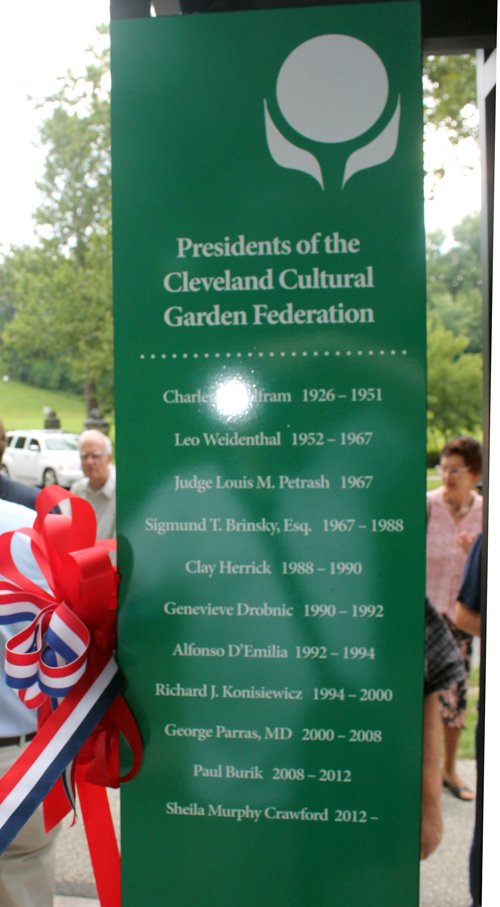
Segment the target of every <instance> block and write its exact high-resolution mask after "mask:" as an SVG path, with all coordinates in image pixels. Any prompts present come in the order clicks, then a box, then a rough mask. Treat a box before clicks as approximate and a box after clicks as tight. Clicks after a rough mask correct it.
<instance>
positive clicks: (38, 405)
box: [0, 379, 86, 434]
mask: <svg viewBox="0 0 500 907" xmlns="http://www.w3.org/2000/svg"><path fill="white" fill-rule="evenodd" d="M44 406H50V407H51V408H52V409H53V410H54V411H55V412H56V413H57V415H58V416H59V418H60V420H61V428H63V429H64V430H65V431H72V432H77V433H78V434H79V433H80V432H81V431H83V422H84V420H85V416H86V413H85V402H84V399H83V397H77V396H76V395H75V394H65V393H61V392H60V391H47V390H43V388H40V387H30V386H29V385H28V384H23V383H22V382H20V381H8V382H4V381H2V380H1V379H0V415H1V417H2V419H3V422H4V425H5V429H6V431H11V430H13V429H18V428H27V429H29V428H43V427H44V421H45V416H44V413H43V407H44Z"/></svg>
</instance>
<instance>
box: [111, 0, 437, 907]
mask: <svg viewBox="0 0 500 907" xmlns="http://www.w3.org/2000/svg"><path fill="white" fill-rule="evenodd" d="M419 40H420V22H419V7H418V4H416V3H412V2H402V3H399V2H393V3H385V4H384V3H378V4H377V3H375V4H367V5H352V6H344V7H343V6H336V7H335V6H334V7H321V8H307V9H288V10H272V11H261V12H243V13H231V14H217V15H199V16H189V17H182V16H178V17H165V18H157V19H147V20H130V21H120V22H115V23H114V25H113V32H112V62H113V72H112V75H113V196H114V243H115V244H114V262H115V318H116V385H117V471H118V523H119V566H120V572H121V575H122V585H121V603H120V625H119V629H120V632H119V658H120V663H121V666H122V668H123V670H124V672H125V674H126V676H127V679H128V688H127V696H128V700H129V702H130V704H131V706H132V708H133V710H134V713H135V715H136V717H137V720H138V723H139V725H140V728H141V732H142V735H143V741H144V764H143V768H142V769H141V772H140V773H139V775H138V776H137V778H136V779H135V780H134V781H133V782H132V783H131V784H130V785H127V786H126V787H125V789H124V790H123V794H122V817H123V826H122V829H123V830H122V841H123V877H124V884H123V903H124V905H125V907H137V905H138V904H141V905H144V907H158V905H160V904H168V905H172V907H189V905H193V907H194V905H196V907H212V905H213V907H221V905H227V907H229V905H231V907H233V905H234V907H236V905H237V907H264V905H268V904H272V905H274V907H285V905H286V907H304V905H306V904H307V905H316V907H326V905H332V904H338V905H339V907H340V905H342V907H402V905H405V907H410V905H417V903H418V858H419V832H420V828H419V825H420V770H421V769H420V763H421V719H422V683H423V678H422V673H423V610H424V609H423V602H424V535H425V513H424V508H423V505H422V501H423V495H424V477H425V468H424V467H425V288H424V243H423V193H422V129H421V110H422V108H421V56H420V46H419Z"/></svg>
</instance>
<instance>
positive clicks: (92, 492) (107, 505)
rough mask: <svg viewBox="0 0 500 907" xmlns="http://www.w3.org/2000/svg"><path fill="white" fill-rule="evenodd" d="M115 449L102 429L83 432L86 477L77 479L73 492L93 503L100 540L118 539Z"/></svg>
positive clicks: (82, 459) (83, 463) (83, 456)
mask: <svg viewBox="0 0 500 907" xmlns="http://www.w3.org/2000/svg"><path fill="white" fill-rule="evenodd" d="M112 452H113V449H112V447H111V441H110V440H109V438H108V437H107V436H106V435H104V434H103V433H102V432H101V431H97V429H90V430H89V431H84V432H83V433H82V434H81V435H80V459H81V461H82V469H83V471H84V473H85V478H84V479H78V481H77V482H74V483H73V485H72V486H71V491H72V492H73V494H76V495H78V497H79V498H85V500H86V501H88V502H89V504H91V505H92V507H93V509H94V512H95V515H96V517H97V539H115V538H116V473H115V467H114V466H113V464H112V462H111V455H112Z"/></svg>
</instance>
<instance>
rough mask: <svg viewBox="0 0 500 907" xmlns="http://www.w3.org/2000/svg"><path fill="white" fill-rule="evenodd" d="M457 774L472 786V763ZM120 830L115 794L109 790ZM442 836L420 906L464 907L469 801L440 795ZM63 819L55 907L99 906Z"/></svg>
mask: <svg viewBox="0 0 500 907" xmlns="http://www.w3.org/2000/svg"><path fill="white" fill-rule="evenodd" d="M458 765H459V775H460V776H461V777H462V778H463V780H464V781H465V782H466V784H468V785H469V787H470V788H472V789H474V785H475V774H476V772H475V768H476V765H475V762H471V761H462V762H459V763H458ZM108 794H109V796H110V803H111V811H112V813H113V818H114V820H115V823H116V825H117V828H119V823H120V805H119V792H118V791H108ZM442 802H443V819H444V834H443V839H442V841H441V844H440V845H439V847H438V848H437V850H436V851H435V852H434V853H433V854H432V856H430V857H429V858H428V859H427V860H425V861H424V862H423V863H422V864H421V872H420V907H469V904H470V898H469V887H468V859H469V847H470V841H471V837H472V828H473V825H474V808H475V807H474V801H472V802H471V803H463V802H462V801H459V800H457V799H456V798H455V797H453V796H452V795H451V794H450V793H449V791H446V790H444V791H443V801H442ZM69 825H70V822H69V821H68V818H66V820H65V823H64V828H63V830H62V832H61V834H60V835H59V840H58V847H57V868H56V892H57V895H58V897H56V899H55V905H54V907H99V901H98V900H97V893H96V888H95V883H94V877H93V875H92V868H91V865H90V859H89V855H88V849H87V843H86V840H85V833H84V830H83V825H82V823H81V821H79V822H78V823H77V825H76V826H75V827H74V828H70V827H69Z"/></svg>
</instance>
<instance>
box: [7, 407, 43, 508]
mask: <svg viewBox="0 0 500 907" xmlns="http://www.w3.org/2000/svg"><path fill="white" fill-rule="evenodd" d="M6 447H7V436H6V434H5V428H4V424H3V422H2V418H1V417H0V463H1V462H2V457H3V454H4V450H5V448H6ZM39 493H40V489H39V488H34V487H33V486H32V485H23V484H22V482H14V481H13V480H12V479H9V478H8V476H4V475H2V474H1V473H0V498H2V500H4V501H11V502H12V503H13V504H22V505H23V507H30V508H31V510H34V509H35V501H36V499H37V497H38V495H39Z"/></svg>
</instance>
